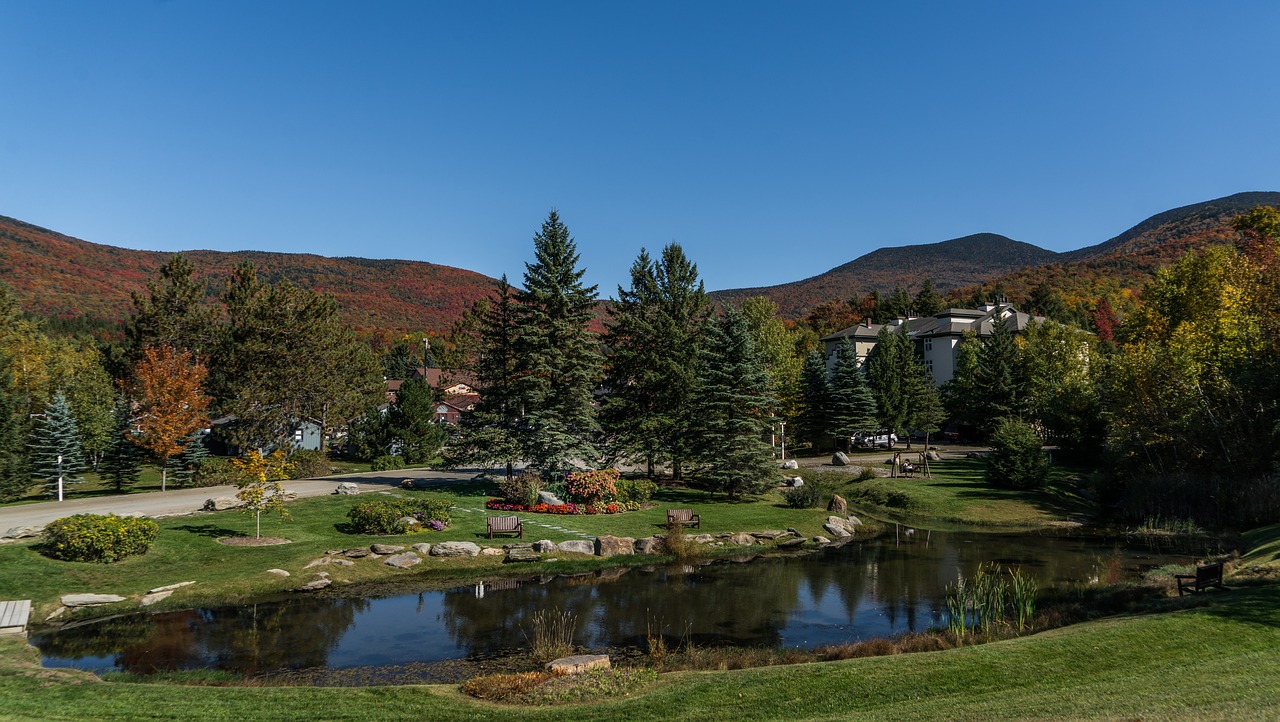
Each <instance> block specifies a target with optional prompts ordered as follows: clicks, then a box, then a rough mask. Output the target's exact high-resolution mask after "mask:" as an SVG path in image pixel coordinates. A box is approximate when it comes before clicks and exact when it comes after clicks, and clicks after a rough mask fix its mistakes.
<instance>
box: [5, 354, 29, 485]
mask: <svg viewBox="0 0 1280 722" xmlns="http://www.w3.org/2000/svg"><path fill="white" fill-rule="evenodd" d="M9 366H10V362H9V359H8V357H7V356H4V355H2V354H0V501H13V500H15V499H19V498H21V497H22V495H23V494H25V493H26V492H27V489H29V488H30V487H31V474H30V472H28V471H27V463H26V462H27V458H26V455H25V453H24V450H23V448H22V440H23V439H24V438H26V433H24V430H23V423H22V417H21V416H20V415H19V413H18V409H19V404H18V402H17V399H16V398H14V394H13V392H12V391H10V384H11V380H10V379H11V372H10V370H9Z"/></svg>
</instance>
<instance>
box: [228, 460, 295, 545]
mask: <svg viewBox="0 0 1280 722" xmlns="http://www.w3.org/2000/svg"><path fill="white" fill-rule="evenodd" d="M231 463H232V465H234V466H235V467H236V471H238V472H240V479H239V481H237V482H236V486H238V487H240V491H238V492H236V498H237V499H239V500H240V501H241V502H243V505H242V506H241V507H240V510H241V511H243V512H244V513H246V514H253V515H254V523H255V527H256V531H255V534H256V536H257V538H259V539H261V538H262V512H264V511H265V512H268V513H275V514H279V515H280V518H282V519H288V518H289V510H288V509H286V508H285V506H284V487H283V486H281V485H280V479H285V478H288V476H289V472H290V471H291V470H292V468H293V464H292V463H291V462H289V460H288V457H287V456H286V455H285V453H284V452H283V451H281V450H280V449H276V450H275V451H273V452H271V453H270V454H268V455H267V456H263V455H262V452H261V451H258V450H257V449H254V450H252V451H250V452H249V453H247V454H245V455H244V457H242V458H239V459H232V460H231Z"/></svg>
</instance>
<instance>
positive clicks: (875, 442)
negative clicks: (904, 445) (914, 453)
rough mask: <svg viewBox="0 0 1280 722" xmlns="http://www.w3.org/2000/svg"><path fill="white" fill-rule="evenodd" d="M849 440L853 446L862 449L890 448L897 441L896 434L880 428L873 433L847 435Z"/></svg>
mask: <svg viewBox="0 0 1280 722" xmlns="http://www.w3.org/2000/svg"><path fill="white" fill-rule="evenodd" d="M849 441H850V443H851V444H852V445H853V446H854V447H861V448H863V449H892V448H893V446H894V444H897V443H898V435H897V434H895V433H893V432H892V431H890V430H888V429H881V430H879V431H877V432H875V433H866V434H854V435H853V436H851V437H849Z"/></svg>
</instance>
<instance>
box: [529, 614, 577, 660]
mask: <svg viewBox="0 0 1280 722" xmlns="http://www.w3.org/2000/svg"><path fill="white" fill-rule="evenodd" d="M530 621H531V622H532V626H533V629H532V633H531V635H529V636H528V639H529V654H530V655H531V656H532V657H533V660H534V661H535V662H537V663H538V664H545V663H547V662H550V661H551V660H553V659H560V658H561V657H568V656H569V655H571V654H573V632H574V630H575V629H577V627H578V618H577V617H576V616H574V614H573V612H571V611H569V610H568V609H565V610H560V609H554V608H553V609H549V610H548V609H539V610H538V611H536V612H534V613H533V616H532V618H531V619H530Z"/></svg>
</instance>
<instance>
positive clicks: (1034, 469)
mask: <svg viewBox="0 0 1280 722" xmlns="http://www.w3.org/2000/svg"><path fill="white" fill-rule="evenodd" d="M991 446H992V448H994V449H995V453H994V454H992V455H991V457H990V459H988V460H987V474H986V476H987V483H989V484H991V485H992V486H996V487H1000V488H1002V489H1039V488H1041V487H1043V486H1044V485H1045V483H1046V482H1047V481H1048V480H1049V459H1048V458H1047V457H1046V456H1045V455H1044V447H1043V445H1042V444H1041V443H1040V437H1039V436H1037V435H1036V431H1035V429H1034V428H1032V427H1031V424H1028V423H1027V422H1025V421H1019V420H1017V419H1001V420H1000V422H999V424H998V425H997V426H996V430H995V433H994V434H992V436H991Z"/></svg>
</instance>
